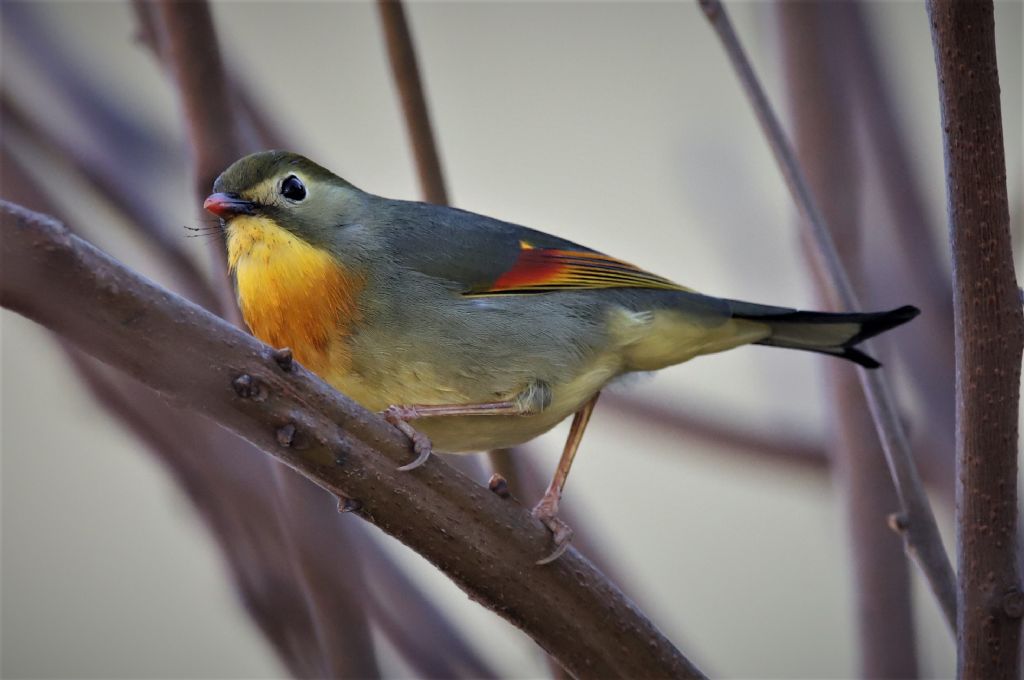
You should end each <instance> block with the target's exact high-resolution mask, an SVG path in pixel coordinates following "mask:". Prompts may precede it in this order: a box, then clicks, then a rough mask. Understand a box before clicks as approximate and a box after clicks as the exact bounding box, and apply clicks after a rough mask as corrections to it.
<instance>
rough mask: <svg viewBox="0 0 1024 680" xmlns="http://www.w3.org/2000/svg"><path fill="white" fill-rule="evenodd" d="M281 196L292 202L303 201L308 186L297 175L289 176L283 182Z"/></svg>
mask: <svg viewBox="0 0 1024 680" xmlns="http://www.w3.org/2000/svg"><path fill="white" fill-rule="evenodd" d="M281 195H282V196H284V197H285V198H287V199H288V200H290V201H301V200H302V199H304V198H305V197H306V185H304V184H303V183H302V180H301V179H299V178H298V177H296V176H295V175H288V176H287V177H285V178H284V181H283V182H281Z"/></svg>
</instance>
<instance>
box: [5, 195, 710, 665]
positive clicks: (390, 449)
mask: <svg viewBox="0 0 1024 680" xmlns="http://www.w3.org/2000/svg"><path fill="white" fill-rule="evenodd" d="M0 218H2V219H0V226H2V229H0V237H2V238H0V255H2V256H3V257H4V262H5V263H6V264H5V267H4V269H3V271H2V273H0V300H2V302H3V305H4V306H5V307H8V308H10V309H12V310H13V311H16V312H18V313H19V314H23V315H25V316H27V317H29V318H31V319H33V320H35V321H37V322H38V323H41V324H43V325H45V326H47V327H48V328H50V329H51V330H54V331H56V332H58V333H60V334H61V335H62V336H64V337H65V338H66V339H67V340H69V341H70V342H73V343H75V344H76V345H78V346H79V347H80V348H82V349H83V350H84V351H86V352H88V353H90V354H92V355H93V356H95V357H96V358H98V359H100V360H101V361H104V362H106V363H109V364H110V365H112V366H115V367H117V368H119V369H121V370H124V371H126V372H129V373H131V374H132V375H133V376H135V377H136V378H137V379H139V380H140V381H142V382H143V383H145V384H146V385H148V386H149V387H151V388H153V389H155V390H157V391H159V392H161V393H163V394H164V395H165V396H166V397H168V398H169V399H172V400H174V401H175V402H177V403H179V404H181V405H182V406H185V407H187V408H190V409H195V410H197V411H199V412H201V413H203V415H205V416H206V417H208V418H211V419H216V421H217V422H219V423H220V424H221V425H223V426H224V427H226V428H228V429H230V430H232V431H234V432H236V433H238V434H240V435H243V436H244V437H246V438H247V439H249V440H250V441H252V442H253V443H254V444H256V445H257V446H259V447H260V448H261V449H263V450H264V451H265V452H267V453H269V454H271V455H273V456H274V457H275V458H277V459H279V460H281V461H283V462H284V463H286V464H287V465H289V466H291V467H293V468H294V469H296V470H297V471H299V472H300V473H302V474H303V475H305V476H307V477H309V478H310V479H312V480H313V481H314V482H316V483H317V484H319V485H320V486H322V487H324V488H325V489H327V490H329V491H330V492H332V493H334V494H336V495H338V496H340V497H343V498H347V499H352V500H353V501H355V506H353V509H354V512H355V514H358V515H359V516H361V517H363V518H365V519H367V520H369V521H370V522H372V523H374V524H376V525H377V526H378V527H380V528H381V529H383V530H385V531H387V532H388V533H390V534H392V535H394V536H395V537H396V538H398V539H399V540H400V541H402V542H403V543H405V544H406V545H408V546H409V547H411V548H413V549H414V550H416V551H417V552H419V553H420V554H421V555H423V556H424V557H425V558H427V559H428V560H430V561H431V562H433V563H434V564H435V565H436V566H437V567H438V568H439V569H440V570H441V571H442V572H443V573H445V574H446V575H447V576H449V578H451V579H452V580H453V581H455V582H456V583H457V584H458V585H459V586H461V587H462V588H463V589H465V590H466V591H467V592H468V593H469V594H470V596H471V597H473V598H474V599H476V600H477V601H479V602H481V603H483V604H485V605H486V606H488V607H490V608H492V609H493V610H494V611H496V612H497V613H499V614H500V615H501V616H503V617H505V618H506V619H507V620H509V621H510V622H512V623H513V624H515V625H517V626H519V627H521V628H522V629H523V630H524V631H525V632H526V633H527V634H528V635H530V636H531V637H532V638H533V639H534V640H535V641H537V642H538V644H540V645H541V646H542V647H543V648H544V649H546V650H547V651H548V652H549V653H550V654H552V655H554V656H555V657H556V658H557V659H558V660H559V662H560V663H561V664H562V665H563V666H564V667H566V668H567V669H568V670H570V672H572V673H573V674H575V675H577V676H580V675H586V676H600V677H625V676H630V677H638V676H643V677H703V675H702V674H701V673H700V671H699V670H697V668H696V667H694V666H693V664H692V663H690V662H689V661H688V660H687V659H686V658H685V657H684V656H683V655H682V654H680V653H679V651H678V650H677V649H675V647H673V646H672V644H671V643H670V642H669V641H668V640H667V639H665V638H664V636H662V634H661V633H660V632H659V631H658V630H657V628H655V627H654V625H653V624H652V623H651V622H650V621H649V620H647V619H646V618H645V617H644V616H643V615H642V614H641V613H640V611H639V610H638V609H637V608H636V606H635V605H633V604H632V603H631V602H630V601H629V600H628V599H627V598H626V597H625V596H624V595H623V594H622V593H621V592H620V591H619V590H618V589H617V588H616V587H615V586H614V585H612V584H611V583H610V582H609V581H607V579H605V577H603V576H602V575H601V573H600V572H598V571H597V570H596V569H595V568H594V567H593V566H592V565H591V564H590V563H589V562H588V561H587V560H586V559H585V558H583V557H582V556H581V555H580V554H579V553H578V552H576V551H575V550H573V549H570V550H569V551H568V552H567V553H566V554H565V555H563V556H562V558H560V559H559V561H558V562H557V563H556V564H555V565H553V566H551V567H548V568H540V567H537V566H536V565H535V564H534V562H535V560H536V556H537V555H542V554H545V550H548V549H550V534H549V533H548V532H547V530H546V529H545V528H544V527H543V526H542V525H541V524H540V523H539V522H537V521H536V520H534V519H533V518H532V517H531V515H530V513H529V512H528V511H527V510H526V509H525V508H522V507H521V506H518V505H516V504H515V503H511V502H509V501H508V500H506V499H501V498H499V497H498V496H497V495H496V494H493V493H491V492H490V491H488V490H486V489H483V488H481V487H479V486H477V485H476V484H474V483H473V482H472V481H471V480H468V479H466V478H465V477H463V476H461V475H459V474H457V473H456V472H454V471H453V470H452V469H451V468H450V467H449V466H448V465H446V464H445V463H444V462H443V461H441V460H439V459H436V458H432V459H431V460H430V461H428V462H427V463H426V465H424V466H423V467H422V468H421V469H420V470H419V471H418V472H416V473H412V474H407V473H402V472H399V471H398V470H397V467H398V465H399V464H401V463H404V462H408V458H409V455H410V448H409V442H408V440H407V439H405V438H404V437H403V436H402V435H401V434H400V433H399V432H398V431H397V430H396V429H395V428H393V427H391V426H389V425H388V424H387V423H386V422H384V421H383V420H382V419H381V418H379V417H377V416H375V415H373V414H371V413H369V412H367V411H365V410H364V409H362V408H360V407H359V406H358V405H357V404H355V403H354V402H352V401H350V400H348V399H346V398H345V397H343V396H341V395H340V394H338V393H337V392H335V391H333V390H332V389H330V388H329V387H328V386H327V385H326V384H325V383H323V382H322V381H321V380H319V379H318V378H316V376H314V375H313V374H311V373H309V372H308V371H306V370H305V369H303V368H302V367H301V366H299V365H297V364H296V365H293V366H292V367H291V370H289V371H284V370H282V368H281V367H280V366H279V365H278V362H277V361H276V360H275V357H274V351H273V349H271V348H269V347H267V346H266V345H263V344H262V343H260V342H259V341H257V340H256V339H255V338H253V337H252V336H249V335H247V334H245V333H243V332H241V331H240V330H238V329H237V328H235V327H233V326H231V325H230V324H228V323H226V322H224V321H223V320H221V319H219V318H217V317H214V316H213V315H211V314H209V313H208V312H206V311H205V310H203V309H201V308H199V307H197V306H195V305H193V304H191V303H189V302H188V301H186V300H184V299H182V298H180V297H178V296H176V295H174V294H173V293H171V292H170V291H167V290H164V289H162V288H160V287H158V286H156V285H155V284H153V283H152V282H150V281H147V280H146V279H143V278H142V277H140V276H138V275H136V274H134V273H132V272H130V271H129V270H127V269H125V268H124V267H123V266H121V265H120V264H118V263H117V262H115V261H114V260H112V259H111V258H109V257H107V256H105V255H103V254H102V253H101V252H100V251H98V250H96V249H95V248H94V247H92V246H90V245H89V244H87V243H86V242H84V241H82V240H81V239H78V238H77V237H75V236H73V235H71V234H70V233H69V232H68V231H67V230H66V229H65V228H64V227H63V226H62V225H60V224H58V223H56V222H54V221H53V220H52V219H49V218H47V217H45V216H43V215H39V214H36V213H31V212H30V211H26V210H24V209H23V208H20V207H18V206H15V205H12V204H9V203H6V202H3V203H2V204H0ZM580 621H586V622H587V623H588V625H586V626H582V627H581V626H579V622H580Z"/></svg>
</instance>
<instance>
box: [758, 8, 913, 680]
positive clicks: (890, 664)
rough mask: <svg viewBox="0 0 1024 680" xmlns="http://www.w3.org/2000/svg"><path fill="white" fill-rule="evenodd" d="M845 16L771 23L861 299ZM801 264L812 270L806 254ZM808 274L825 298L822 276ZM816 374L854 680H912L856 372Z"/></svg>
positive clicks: (906, 608) (905, 606)
mask: <svg viewBox="0 0 1024 680" xmlns="http://www.w3.org/2000/svg"><path fill="white" fill-rule="evenodd" d="M844 7H845V5H844V4H843V3H811V2H800V3H797V2H782V3H778V4H777V5H776V13H777V15H778V19H779V25H780V29H781V38H782V39H781V41H780V42H781V45H782V49H783V57H784V58H783V62H784V65H785V74H786V84H787V90H788V94H789V101H790V106H789V108H790V111H791V117H792V120H793V129H794V130H795V137H796V147H797V153H798V154H799V159H800V163H801V165H802V166H803V167H804V168H805V169H806V171H807V175H808V180H809V181H810V182H811V185H812V189H813V190H814V192H815V194H816V195H818V196H820V197H821V199H822V209H823V210H824V211H825V213H826V214H827V216H828V221H829V227H831V228H832V229H833V230H834V231H833V237H834V238H835V240H836V246H837V247H838V249H839V254H840V257H841V258H842V259H843V262H844V263H845V265H846V266H847V268H848V270H849V271H850V272H851V274H852V275H853V277H854V280H855V281H856V283H857V286H858V288H859V289H860V290H863V289H864V282H865V279H866V272H865V271H864V267H863V260H862V257H861V250H862V242H861V238H862V235H863V224H864V219H863V217H862V215H861V210H860V208H861V206H862V205H863V199H862V197H861V195H862V192H861V183H862V168H861V165H860V163H859V159H858V158H857V154H856V150H855V145H854V121H853V118H852V116H851V109H852V106H851V103H852V101H851V100H852V98H851V90H850V87H849V85H848V84H847V81H846V80H845V79H844V78H843V77H842V73H843V64H844V62H846V61H847V55H848V51H849V50H848V43H849V42H850V40H849V38H850V36H849V34H848V32H847V30H846V28H845V27H846V23H845V21H844V18H845V17H844V16H843V13H844ZM804 254H805V255H806V256H807V259H808V262H810V257H811V253H810V252H808V250H807V249H806V248H805V249H804ZM811 273H812V275H813V277H814V279H815V280H816V281H817V282H818V287H819V289H820V290H824V289H825V288H826V287H827V284H826V283H825V282H824V281H822V280H821V278H822V276H821V272H820V271H817V270H815V271H812V272H811ZM825 304H827V302H826V303H825ZM822 363H823V364H824V363H825V362H822ZM823 368H825V369H826V377H827V386H828V389H829V392H830V397H829V399H828V403H829V413H830V420H831V423H832V429H833V430H834V433H835V436H834V437H833V441H834V444H833V451H834V456H835V461H836V464H835V465H834V466H833V467H832V475H833V479H834V480H835V482H836V486H837V487H838V488H839V489H841V491H842V497H843V498H842V500H843V502H844V504H845V510H846V525H847V528H848V536H849V545H850V553H851V555H852V558H853V559H852V562H853V579H854V596H855V607H856V615H857V632H858V639H859V645H858V647H859V657H860V675H861V677H867V678H915V677H917V676H918V668H917V657H916V653H915V646H916V645H915V638H914V620H913V610H912V604H911V589H910V573H909V569H908V564H907V558H906V555H905V554H904V553H903V549H902V546H901V545H900V539H899V537H898V536H896V535H895V534H893V532H892V531H890V530H889V529H888V527H887V526H886V524H887V518H888V516H889V515H890V514H891V513H892V512H894V511H895V510H897V508H898V507H899V500H898V499H897V498H896V492H895V489H893V485H892V483H891V482H890V481H889V472H888V470H887V469H886V466H885V454H884V453H883V451H882V447H881V445H880V444H879V443H878V437H876V436H875V435H874V424H873V423H872V421H871V413H870V411H869V410H868V405H867V402H866V401H865V399H864V393H863V391H862V390H861V388H860V384H859V382H858V380H857V373H856V371H855V370H854V367H853V365H851V364H847V363H846V362H839V361H829V362H827V365H825V366H823Z"/></svg>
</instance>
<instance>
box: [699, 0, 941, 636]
mask: <svg viewBox="0 0 1024 680" xmlns="http://www.w3.org/2000/svg"><path fill="white" fill-rule="evenodd" d="M700 4H701V8H702V9H703V10H704V13H705V15H706V16H707V18H708V20H709V21H710V22H711V25H712V26H713V27H714V29H715V32H716V33H717V34H718V37H719V38H720V39H721V41H722V44H723V46H724V48H725V51H726V53H727V54H728V56H729V59H730V60H731V61H732V65H733V67H734V68H735V70H736V73H737V75H738V76H739V79H740V81H741V83H742V85H743V88H744V91H745V92H746V94H747V96H748V98H749V99H750V101H751V104H752V105H753V107H754V111H755V113H756V114H757V118H758V121H759V122H760V123H761V127H762V128H763V130H764V132H765V136H766V137H767V138H768V142H769V144H770V145H771V147H772V151H773V152H774V153H775V158H776V161H777V162H778V164H779V167H780V169H781V171H782V175H783V177H784V178H785V180H786V185H787V186H788V187H789V190H790V192H791V193H792V195H793V198H794V200H795V201H796V203H797V206H798V207H799V209H800V213H801V215H802V216H803V218H804V224H806V225H807V227H808V228H809V238H810V241H811V242H812V243H813V246H814V254H815V256H816V259H817V261H818V267H819V268H820V270H821V271H823V272H826V273H827V275H828V277H827V280H828V284H829V287H828V289H827V290H826V291H825V293H826V294H827V295H828V297H829V299H830V300H832V302H833V304H834V305H836V306H837V307H839V308H842V309H846V310H851V311H852V310H857V309H859V308H860V305H859V304H858V302H857V296H856V294H855V293H854V291H853V287H852V285H851V284H850V279H849V277H848V275H847V273H846V269H845V267H844V266H843V263H842V261H841V260H840V259H839V255H838V253H837V252H836V248H835V244H834V243H833V242H832V236H831V233H830V231H829V229H828V227H827V226H826V224H825V220H824V218H823V217H822V214H821V210H819V209H818V206H817V205H816V203H815V201H814V198H813V196H812V195H811V192H810V189H808V187H807V182H806V180H805V179H804V177H803V173H802V172H801V171H800V168H799V166H798V165H797V162H796V159H795V157H794V155H793V150H792V147H791V146H790V144H789V142H788V141H787V139H786V135H785V133H784V132H783V131H782V127H781V125H779V121H778V118H777V117H776V116H775V113H774V112H773V111H772V108H771V105H770V104H769V102H768V98H767V97H766V96H765V93H764V90H763V88H762V87H761V84H760V82H759V81H758V79H757V76H756V75H755V74H754V70H753V68H752V67H751V65H750V62H749V60H748V59H747V56H746V54H745V53H744V51H743V48H742V46H741V45H740V42H739V38H738V37H737V35H736V31H735V30H734V29H733V27H732V23H731V22H730V21H729V17H728V15H727V14H726V11H725V7H724V6H723V5H722V3H721V2H720V0H701V3H700ZM858 372H859V374H860V380H861V385H862V387H863V389H864V394H865V396H866V397H867V401H868V404H869V406H870V407H871V415H872V417H873V418H874V421H875V428H876V429H877V431H878V436H879V439H880V440H881V442H882V447H883V449H884V450H885V456H886V461H887V462H888V464H889V472H890V474H891V475H892V478H893V482H894V483H895V485H896V491H897V493H898V494H899V497H900V505H901V506H902V517H903V521H902V522H901V523H900V526H901V527H903V531H902V535H903V539H904V543H905V545H906V548H907V550H908V551H909V552H910V554H911V555H912V556H913V557H914V559H915V560H916V562H917V564H918V566H920V567H921V570H922V571H923V572H924V575H925V577H926V578H927V580H928V584H929V586H930V587H931V589H932V592H933V593H934V594H935V597H936V598H937V599H938V601H939V605H940V607H941V608H942V612H943V614H944V615H945V617H946V622H947V623H948V624H949V628H950V630H951V631H955V630H956V607H957V603H956V579H955V577H954V574H953V566H952V564H951V563H950V561H949V557H948V555H947V554H946V551H945V549H944V548H943V545H942V537H941V535H940V534H939V528H938V526H937V525H936V523H935V515H934V514H933V513H932V509H931V505H930V504H929V502H928V496H927V494H926V493H925V490H924V485H923V484H922V483H921V479H920V476H919V475H918V473H917V467H916V465H915V464H914V459H913V457H912V455H911V452H910V445H909V443H908V441H907V436H906V433H905V432H904V429H903V423H902V422H901V421H900V418H899V415H898V413H897V411H896V406H895V401H894V399H893V396H892V391H891V388H890V386H889V382H888V380H887V378H886V374H885V373H884V372H883V371H869V370H864V369H858Z"/></svg>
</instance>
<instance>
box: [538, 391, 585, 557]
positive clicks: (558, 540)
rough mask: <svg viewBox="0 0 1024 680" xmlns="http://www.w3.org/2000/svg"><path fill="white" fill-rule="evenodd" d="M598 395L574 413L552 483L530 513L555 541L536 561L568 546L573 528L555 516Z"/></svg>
mask: <svg viewBox="0 0 1024 680" xmlns="http://www.w3.org/2000/svg"><path fill="white" fill-rule="evenodd" d="M600 395H601V393H600V392H598V393H597V394H595V395H594V396H593V397H591V399H590V401H588V402H587V403H586V404H584V405H583V408H581V409H580V410H579V411H577V412H576V415H575V416H573V419H572V427H571V428H570V429H569V438H568V439H567V440H566V441H565V448H564V449H562V458H561V459H560V460H559V461H558V467H557V468H556V469H555V476H554V477H553V478H552V480H551V484H549V485H548V490H547V491H546V492H544V497H543V498H541V499H540V502H539V503H537V505H536V506H535V507H534V508H533V516H534V517H536V518H537V519H539V520H540V521H541V523H543V524H544V526H546V527H547V528H548V529H550V530H551V533H552V534H553V536H554V541H555V550H554V551H553V552H552V553H551V554H550V555H548V556H547V557H545V558H544V559H542V560H538V561H537V564H548V563H550V562H554V561H555V560H557V559H558V558H559V557H561V556H562V553H564V552H565V551H566V550H567V549H568V548H569V541H571V540H572V529H571V528H570V527H569V525H568V524H566V523H565V522H563V521H562V520H560V519H559V518H558V501H559V499H561V498H562V489H564V488H565V482H566V480H567V479H568V478H569V468H571V467H572V461H573V458H575V457H576V451H577V449H579V447H580V441H582V440H583V431H584V430H586V429H587V423H589V422H590V415H591V414H592V413H593V412H594V405H595V404H597V398H598V397H599V396H600Z"/></svg>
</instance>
